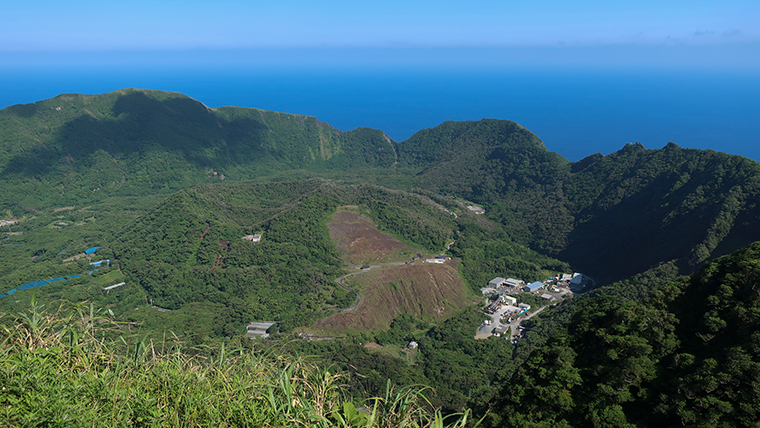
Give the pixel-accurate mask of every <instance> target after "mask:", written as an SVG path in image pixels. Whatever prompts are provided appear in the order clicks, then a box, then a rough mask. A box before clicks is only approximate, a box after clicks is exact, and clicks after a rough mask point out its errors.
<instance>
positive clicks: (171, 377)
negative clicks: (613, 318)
mask: <svg viewBox="0 0 760 428" xmlns="http://www.w3.org/2000/svg"><path fill="white" fill-rule="evenodd" d="M0 320H1V322H2V324H0V385H2V389H3V393H2V394H0V420H2V421H3V424H4V425H5V426H137V427H141V426H188V427H190V426H221V427H225V426H228V427H262V426H271V427H296V426H309V427H328V426H330V427H332V426H338V427H388V428H392V427H393V428H395V427H443V426H448V427H463V426H465V425H466V424H467V423H468V421H469V418H470V416H469V413H467V412H466V413H463V414H458V415H449V416H447V417H444V416H442V415H441V413H440V412H437V411H436V410H435V409H434V408H433V407H432V406H431V405H430V403H429V402H428V401H427V399H426V398H425V394H426V392H425V388H424V387H422V389H420V388H419V387H418V388H395V387H393V386H391V384H390V382H389V383H388V384H387V388H386V390H385V391H384V393H383V394H382V395H380V396H377V397H367V399H366V400H363V401H362V402H355V401H353V400H352V398H351V397H350V396H349V395H348V394H346V391H345V390H344V386H343V385H344V384H345V382H346V381H347V376H346V375H345V374H342V373H341V372H336V371H331V370H330V369H329V368H325V367H323V366H322V367H320V366H318V365H316V364H314V363H311V362H309V361H307V360H305V359H302V358H292V357H288V356H285V355H272V354H264V353H261V352H255V350H254V349H245V350H244V349H234V350H230V349H225V347H224V346H222V347H221V348H219V349H215V350H211V349H206V350H205V352H204V353H203V354H205V355H206V356H203V355H198V354H196V355H190V354H188V353H186V352H183V350H182V349H181V347H180V346H179V345H178V344H177V343H176V342H173V341H171V340H170V341H168V342H164V343H161V344H156V343H153V342H149V343H145V342H143V341H141V340H139V339H137V340H135V339H134V338H129V339H127V338H125V337H123V336H120V334H121V333H123V332H124V331H123V330H122V329H121V328H120V326H119V325H118V324H116V323H114V322H113V320H112V319H111V318H110V317H109V316H107V315H106V316H101V315H100V314H99V313H97V312H96V311H94V309H93V306H92V305H89V307H88V306H83V305H80V306H78V307H73V308H69V309H64V308H63V307H61V308H59V309H57V310H56V311H54V312H52V313H48V312H43V310H42V308H40V307H36V306H32V308H31V309H29V310H27V311H25V312H23V313H19V314H15V315H6V316H4V317H3V318H2V319H0ZM357 408H361V411H360V410H357Z"/></svg>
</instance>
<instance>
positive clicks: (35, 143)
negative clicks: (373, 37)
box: [0, 89, 396, 211]
mask: <svg viewBox="0 0 760 428" xmlns="http://www.w3.org/2000/svg"><path fill="white" fill-rule="evenodd" d="M395 161H396V155H395V151H394V147H393V142H392V141H391V140H390V139H389V138H388V137H387V136H385V134H383V133H382V132H381V131H377V130H371V129H366V128H360V129H357V130H354V131H349V132H340V131H338V130H335V129H333V128H332V127H330V126H329V125H327V124H324V123H321V122H319V121H318V120H317V119H316V118H314V117H310V116H300V115H292V114H285V113H276V112H269V111H263V110H257V109H244V108H236V107H223V108H219V109H209V108H207V107H206V106H204V105H203V104H201V103H200V102H198V101H195V100H193V99H191V98H188V97H186V96H184V95H181V94H176V93H168V92H160V91H148V90H136V89H125V90H120V91H116V92H112V93H108V94H103V95H73V94H69V95H61V96H58V97H56V98H53V99H49V100H45V101H40V102H37V103H35V104H29V105H18V106H12V107H8V108H6V109H4V110H2V111H0V171H2V174H3V177H4V179H5V183H6V185H5V186H3V188H4V190H0V204H2V206H3V207H5V208H6V209H7V208H11V209H14V210H22V211H24V210H29V209H35V208H38V207H40V206H41V202H47V203H58V204H66V203H73V202H77V201H82V200H83V199H92V198H93V197H96V198H97V197H99V196H101V195H125V194H127V195H129V194H138V195H140V194H145V193H146V192H149V193H155V192H160V191H167V190H169V191H171V190H178V189H180V188H184V187H187V186H188V185H191V184H195V183H199V182H208V181H212V180H221V179H222V176H224V177H225V178H226V179H228V180H242V179H251V178H256V177H260V176H262V175H273V174H278V173H282V172H283V171H287V170H300V169H305V170H315V171H321V170H330V169H338V170H342V169H345V168H349V167H357V166H361V167H388V166H390V165H392V164H393V163H394V162H395ZM29 193H34V195H35V196H34V197H31V196H27V197H19V195H24V194H26V195H28V194H29Z"/></svg>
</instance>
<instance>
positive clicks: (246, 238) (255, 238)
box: [243, 233, 261, 242]
mask: <svg viewBox="0 0 760 428" xmlns="http://www.w3.org/2000/svg"><path fill="white" fill-rule="evenodd" d="M243 240H244V241H251V242H259V241H261V234H260V233H257V234H255V235H245V236H244V237H243Z"/></svg>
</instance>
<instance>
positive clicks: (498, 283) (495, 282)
mask: <svg viewBox="0 0 760 428" xmlns="http://www.w3.org/2000/svg"><path fill="white" fill-rule="evenodd" d="M506 282H507V280H506V279H504V278H502V277H500V276H497V277H496V278H494V279H492V280H490V281H488V286H489V287H491V288H498V287H500V286H501V285H504V284H505V283H506Z"/></svg>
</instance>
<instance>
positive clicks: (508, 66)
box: [0, 0, 760, 161]
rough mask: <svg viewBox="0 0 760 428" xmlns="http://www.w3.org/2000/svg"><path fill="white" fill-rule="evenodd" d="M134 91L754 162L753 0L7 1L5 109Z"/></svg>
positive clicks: (405, 129)
mask: <svg viewBox="0 0 760 428" xmlns="http://www.w3.org/2000/svg"><path fill="white" fill-rule="evenodd" d="M125 87H139V88H148V89H159V90H167V91H176V92H181V93H184V94H187V95H189V96H191V97H193V98H196V99H198V100H199V101H202V102H204V103H206V105H209V106H210V107H218V106H222V105H238V106H242V107H255V108H261V109H265V110H276V111H284V112H289V113H298V114H308V115H314V116H317V117H318V118H319V119H320V120H323V121H326V122H328V123H331V124H333V125H335V126H336V127H338V129H341V130H349V129H353V128H355V127H359V126H368V127H374V128H378V129H382V130H384V131H385V132H387V133H389V135H390V136H391V137H392V138H394V139H396V140H398V141H401V140H403V139H406V138H408V137H409V136H411V135H412V134H413V133H414V132H416V131H418V130H420V129H423V128H428V127H433V126H436V125H438V124H440V123H441V122H443V121H445V120H478V119H481V118H483V117H490V118H497V119H509V120H515V121H517V122H519V123H521V124H523V125H524V126H526V127H527V128H528V129H530V130H531V131H533V132H535V133H536V134H537V135H538V136H539V137H540V138H542V139H543V140H544V142H545V143H546V144H547V147H548V148H549V149H550V150H554V151H558V152H559V153H561V154H562V155H563V156H566V157H567V158H568V159H571V160H577V159H580V158H582V157H583V156H585V155H588V154H591V153H595V152H602V153H605V154H607V153H611V152H613V151H615V150H618V149H619V148H620V147H622V146H623V145H624V144H625V143H626V142H635V141H639V142H642V143H643V144H645V146H646V147H649V148H658V147H662V146H664V145H665V144H667V142H668V141H674V142H676V143H678V144H680V145H682V146H684V147H693V148H712V149H715V150H720V151H726V152H729V153H735V154H742V155H745V156H748V157H751V158H752V159H755V160H759V161H760V140H758V138H759V137H758V136H760V0H722V1H718V0H713V1H704V0H635V1H633V0H626V1H620V0H604V1H602V0H576V1H574V2H571V1H567V0H563V1H559V0H530V1H528V0H522V1H515V0H469V1H452V0H416V1H415V0H384V1H370V0H351V1H348V0H327V1H314V0H310V1H303V0H276V1H272V0H267V1H262V0H217V1H213V2H212V1H208V0H203V1H199V0H183V1H177V0H130V1H123V0H98V1H81V0H69V1H61V0H55V1H53V0H25V1H10V0H6V1H2V2H0V108H4V107H6V106H9V105H13V104H18V103H31V102H35V101H38V100H41V99H46V98H51V97H54V96H56V95H59V94H61V93H70V92H76V93H85V94H93V93H104V92H110V91H113V90H116V89H121V88H125Z"/></svg>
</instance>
